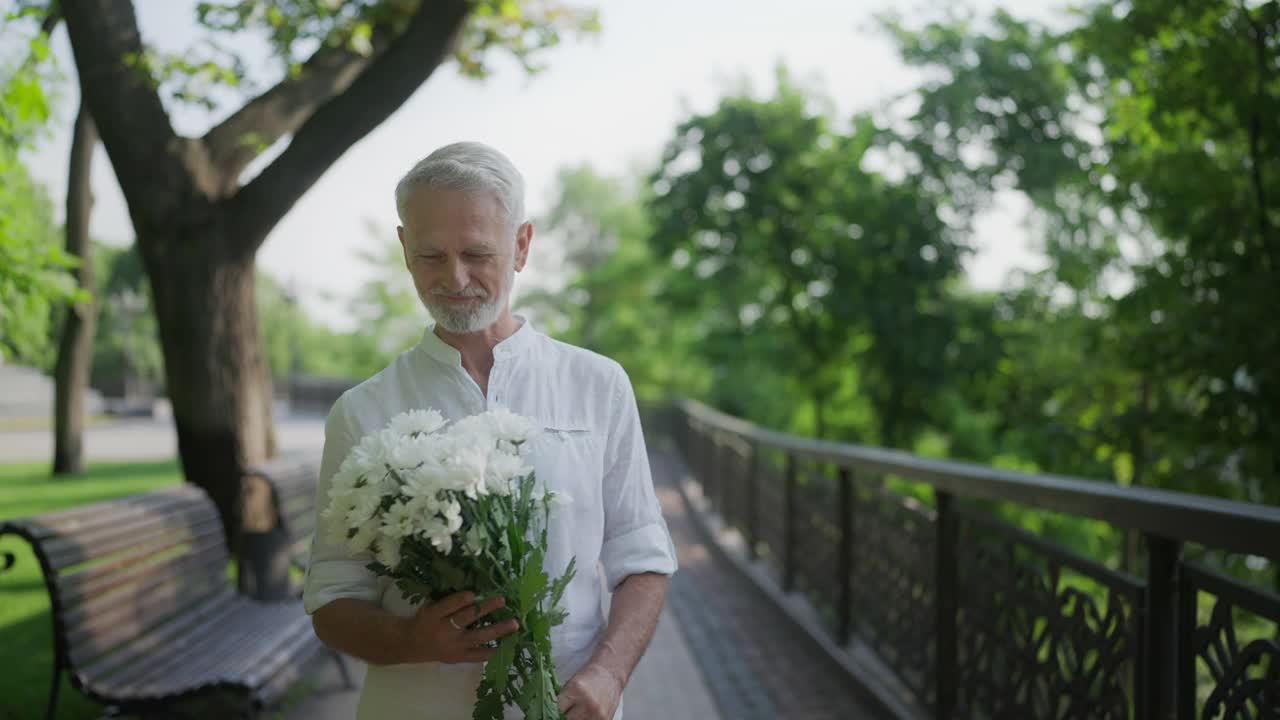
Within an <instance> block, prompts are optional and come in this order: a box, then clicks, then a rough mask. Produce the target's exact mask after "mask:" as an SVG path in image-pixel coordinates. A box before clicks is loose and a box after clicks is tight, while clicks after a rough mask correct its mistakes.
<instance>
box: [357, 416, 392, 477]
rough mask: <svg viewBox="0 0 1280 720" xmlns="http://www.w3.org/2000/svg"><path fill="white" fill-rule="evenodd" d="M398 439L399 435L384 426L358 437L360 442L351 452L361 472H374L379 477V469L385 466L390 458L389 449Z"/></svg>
mask: <svg viewBox="0 0 1280 720" xmlns="http://www.w3.org/2000/svg"><path fill="white" fill-rule="evenodd" d="M399 439H400V436H399V435H397V434H396V433H395V432H393V431H391V430H390V429H386V428H384V429H382V430H379V431H378V432H375V433H369V434H368V435H365V436H364V437H363V438H360V443H359V444H358V445H356V446H355V448H354V449H352V451H351V454H352V456H353V457H354V458H355V463H356V464H357V465H358V466H359V467H360V469H361V470H362V471H363V472H362V473H361V474H365V473H368V472H376V473H378V474H379V477H381V471H382V470H383V469H384V468H386V466H387V462H388V461H389V460H390V459H391V450H392V449H393V448H394V447H395V446H396V444H397V442H398V441H399Z"/></svg>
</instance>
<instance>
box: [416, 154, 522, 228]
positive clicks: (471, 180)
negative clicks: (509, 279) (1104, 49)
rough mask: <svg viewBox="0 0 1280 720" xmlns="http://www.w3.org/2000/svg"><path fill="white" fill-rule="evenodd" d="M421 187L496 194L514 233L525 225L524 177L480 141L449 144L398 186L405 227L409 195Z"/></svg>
mask: <svg viewBox="0 0 1280 720" xmlns="http://www.w3.org/2000/svg"><path fill="white" fill-rule="evenodd" d="M420 187H434V188H447V189H449V190H462V191H466V192H490V193H493V194H494V195H495V196H496V197H497V199H498V203H499V204H500V205H502V209H503V211H504V212H506V214H507V224H508V225H509V226H510V227H511V231H512V234H514V233H515V230H516V228H518V227H520V225H521V224H522V223H524V178H523V177H522V176H521V175H520V171H519V170H517V169H516V166H515V165H514V164H512V162H511V161H510V160H509V159H507V156H506V155H503V154H502V153H500V152H498V151H497V150H495V149H493V148H491V147H489V146H488V145H485V144H483V143H478V142H458V143H453V144H452V145H445V146H444V147H442V148H440V149H438V150H436V151H435V152H433V153H431V154H430V155H428V156H427V157H425V158H423V159H422V160H420V161H418V164H417V165H414V166H413V168H412V169H411V170H409V172H407V173H405V175H404V177H402V178H400V182H398V183H396V212H397V213H399V215H400V223H401V224H402V225H403V224H404V222H405V217H406V215H407V212H406V211H407V209H408V205H409V196H410V195H412V194H413V191H414V190H415V189H417V188H420Z"/></svg>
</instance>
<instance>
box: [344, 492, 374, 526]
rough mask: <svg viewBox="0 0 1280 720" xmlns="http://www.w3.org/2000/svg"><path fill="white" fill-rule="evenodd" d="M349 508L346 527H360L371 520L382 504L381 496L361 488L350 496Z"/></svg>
mask: <svg viewBox="0 0 1280 720" xmlns="http://www.w3.org/2000/svg"><path fill="white" fill-rule="evenodd" d="M350 499H351V507H350V509H349V510H347V515H346V518H345V519H346V522H347V527H360V526H361V525H364V524H365V523H367V522H369V520H370V519H372V518H373V516H374V513H376V512H378V505H380V504H381V503H382V496H381V495H379V494H378V493H376V492H372V491H370V489H369V488H362V489H361V490H360V491H356V492H354V493H352V494H351V495H350Z"/></svg>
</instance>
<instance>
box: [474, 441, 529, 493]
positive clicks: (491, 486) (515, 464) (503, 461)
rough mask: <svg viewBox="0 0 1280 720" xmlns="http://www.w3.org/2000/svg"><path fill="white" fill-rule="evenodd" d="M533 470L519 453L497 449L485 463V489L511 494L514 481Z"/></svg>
mask: <svg viewBox="0 0 1280 720" xmlns="http://www.w3.org/2000/svg"><path fill="white" fill-rule="evenodd" d="M531 472H533V468H532V467H530V466H529V465H528V464H527V463H525V461H524V459H523V458H521V457H520V456H519V455H512V454H510V453H505V452H499V451H497V450H495V451H493V452H491V453H489V461H488V463H487V464H486V465H485V471H484V482H485V489H486V490H487V491H488V492H489V493H491V494H494V495H510V494H511V488H512V482H513V481H514V480H515V479H516V478H521V477H524V476H525V475H528V474H529V473H531Z"/></svg>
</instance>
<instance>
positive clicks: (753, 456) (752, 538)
mask: <svg viewBox="0 0 1280 720" xmlns="http://www.w3.org/2000/svg"><path fill="white" fill-rule="evenodd" d="M747 452H748V453H749V455H750V463H751V465H750V467H749V469H748V470H747V478H748V479H747V533H746V534H747V553H748V555H749V557H750V558H751V559H752V560H755V559H756V557H757V555H756V543H758V542H759V541H760V503H759V496H760V457H759V456H760V451H759V450H758V449H757V448H756V446H755V445H754V444H751V443H747Z"/></svg>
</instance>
